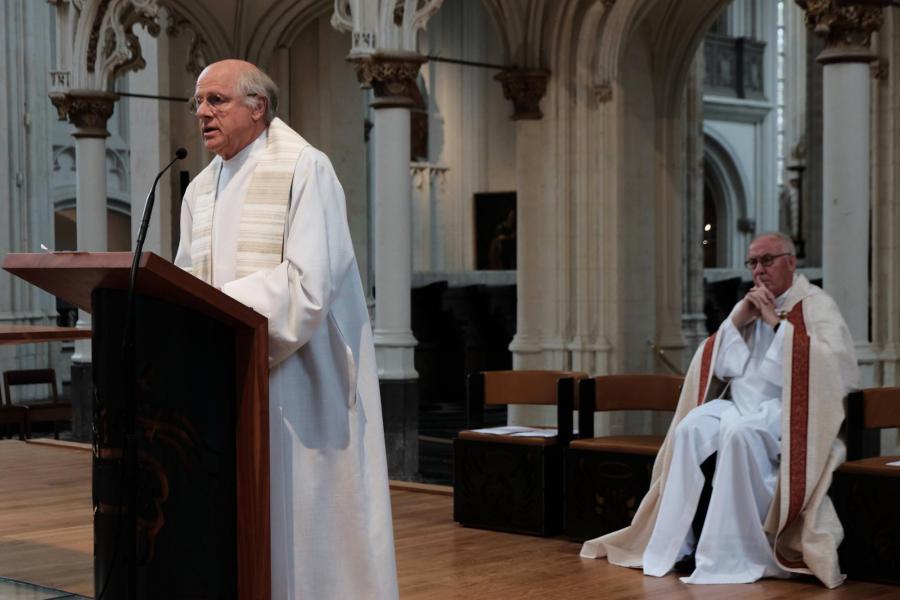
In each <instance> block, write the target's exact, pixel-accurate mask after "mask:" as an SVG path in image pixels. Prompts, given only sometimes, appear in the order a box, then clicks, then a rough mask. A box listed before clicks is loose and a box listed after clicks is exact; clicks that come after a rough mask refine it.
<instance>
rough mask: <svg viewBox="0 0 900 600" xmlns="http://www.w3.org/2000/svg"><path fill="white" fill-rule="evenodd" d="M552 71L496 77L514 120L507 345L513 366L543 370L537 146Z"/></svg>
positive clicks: (506, 73) (509, 72)
mask: <svg viewBox="0 0 900 600" xmlns="http://www.w3.org/2000/svg"><path fill="white" fill-rule="evenodd" d="M549 75H550V74H549V73H548V72H547V71H544V70H542V69H528V70H526V69H521V70H507V71H502V72H501V73H499V74H498V75H497V76H496V77H495V79H496V80H497V81H499V82H500V83H501V84H502V85H503V96H504V97H505V98H506V99H507V100H511V101H512V103H513V115H512V119H513V120H514V121H515V122H516V335H515V337H513V341H512V343H511V344H510V345H509V349H510V350H511V351H512V353H513V368H514V369H542V368H546V365H544V364H543V356H542V353H541V350H542V348H541V321H542V320H543V315H542V305H543V303H542V302H541V289H542V283H541V273H542V268H541V257H542V255H543V253H544V251H543V250H542V244H541V243H540V241H541V240H542V239H543V233H542V223H541V213H542V212H543V197H542V191H543V185H542V176H541V174H542V172H543V169H544V167H545V165H544V164H543V162H542V160H541V157H540V154H539V153H538V152H535V151H534V150H535V148H538V147H540V145H541V134H542V131H541V129H542V128H541V122H540V120H541V119H542V118H543V116H544V114H543V113H542V112H541V107H540V101H541V99H542V98H543V97H544V95H545V94H546V93H547V79H548V77H549Z"/></svg>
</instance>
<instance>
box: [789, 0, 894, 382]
mask: <svg viewBox="0 0 900 600" xmlns="http://www.w3.org/2000/svg"><path fill="white" fill-rule="evenodd" d="M797 3H798V4H799V5H800V6H801V7H802V8H804V9H805V10H806V24H807V27H809V29H810V30H812V31H813V32H815V33H816V34H818V35H821V36H823V37H824V38H825V50H824V51H823V52H822V53H821V54H820V55H819V56H818V59H817V60H818V62H820V63H821V64H822V65H823V68H822V78H823V90H822V91H823V105H822V120H823V127H822V137H823V141H822V159H823V160H822V162H823V172H824V173H823V181H822V201H823V212H822V220H823V225H822V276H823V280H824V285H825V289H826V290H827V291H828V292H829V293H830V294H831V295H832V296H833V297H834V299H835V301H836V302H837V304H838V306H839V307H840V309H841V312H842V313H843V315H844V319H845V320H846V321H847V325H848V327H849V328H850V333H851V334H852V335H853V339H854V340H855V342H856V345H857V357H858V358H859V361H860V367H861V372H860V375H861V384H862V385H871V384H873V383H874V364H873V362H874V355H873V352H872V349H871V344H870V337H869V296H870V293H869V287H870V282H869V239H870V236H869V213H870V207H871V198H870V181H869V180H870V173H871V159H870V131H869V130H870V127H871V116H870V110H871V109H870V107H871V72H870V68H869V63H870V62H872V61H873V60H874V59H875V55H874V54H873V53H872V51H871V50H870V49H869V43H870V39H871V36H872V33H873V32H875V31H876V30H877V29H878V28H879V27H880V26H881V24H882V22H883V19H884V17H883V14H882V10H881V8H880V7H872V6H852V7H841V6H839V5H838V3H837V2H836V1H835V0H797Z"/></svg>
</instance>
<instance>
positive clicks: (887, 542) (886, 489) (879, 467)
mask: <svg viewBox="0 0 900 600" xmlns="http://www.w3.org/2000/svg"><path fill="white" fill-rule="evenodd" d="M889 427H900V388H896V387H894V388H870V389H865V390H860V391H858V392H855V393H852V394H850V395H849V396H848V397H847V421H846V434H847V462H845V463H844V464H842V465H841V466H840V467H838V469H837V470H836V471H835V473H834V479H833V481H832V484H831V489H830V490H829V495H830V496H831V500H832V502H833V503H834V507H835V509H836V510H837V513H838V517H839V518H840V520H841V524H843V526H844V541H843V543H841V546H840V548H839V549H838V555H839V558H840V564H841V570H842V571H844V572H846V573H847V575H848V576H849V577H851V578H853V579H868V580H871V581H880V582H884V583H892V584H900V541H898V540H900V512H898V507H900V466H888V464H887V463H890V462H896V461H900V456H878V454H879V453H880V443H879V434H880V430H881V429H885V428H889Z"/></svg>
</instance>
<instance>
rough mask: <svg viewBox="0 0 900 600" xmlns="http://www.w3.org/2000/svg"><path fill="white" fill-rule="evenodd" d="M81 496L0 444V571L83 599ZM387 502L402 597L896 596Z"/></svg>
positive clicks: (78, 466)
mask: <svg viewBox="0 0 900 600" xmlns="http://www.w3.org/2000/svg"><path fill="white" fill-rule="evenodd" d="M90 494H91V488H90V454H89V453H88V452H85V451H83V450H75V449H69V448H54V447H46V446H39V445H36V444H26V443H24V442H19V441H13V440H2V441H0V576H3V577H9V578H12V579H19V580H25V581H30V582H32V583H37V584H41V585H45V586H48V587H53V588H57V589H62V590H66V591H69V592H74V593H78V594H82V595H85V596H92V593H93V583H92V573H91V569H92V558H91V545H92V541H91V536H92V531H91V509H90ZM392 500H393V509H394V530H395V534H396V547H397V568H398V575H399V581H400V595H401V597H402V598H404V599H421V600H425V599H429V600H430V599H443V598H464V599H466V600H476V599H480V598H490V599H503V598H516V599H519V598H523V599H526V598H541V599H544V598H554V599H556V598H558V599H566V598H577V599H588V598H604V599H610V600H625V599H636V598H644V597H653V598H654V599H655V600H656V599H658V600H664V599H665V600H669V599H680V598H685V599H707V598H709V599H712V598H715V599H719V598H725V599H727V598H741V599H745V598H747V599H756V598H760V599H762V598H783V599H785V600H801V599H808V598H817V599H818V598H821V599H838V598H840V599H848V600H849V599H854V600H855V599H857V598H879V599H881V598H884V599H887V598H897V599H900V587H892V586H883V585H877V584H871V583H864V582H858V581H851V582H848V583H846V584H845V585H843V586H841V587H840V588H838V589H836V590H826V589H825V588H823V587H822V586H821V585H820V584H818V583H816V582H815V581H814V580H813V579H810V578H802V579H795V580H790V581H763V582H759V583H756V584H752V585H718V586H688V585H685V584H682V583H681V582H680V581H679V580H678V579H677V578H676V577H675V576H674V575H669V576H667V577H663V578H655V577H644V576H643V574H641V572H640V571H634V570H631V569H623V568H619V567H614V566H611V565H609V564H608V563H607V562H606V561H605V560H582V559H580V558H579V557H578V549H579V545H578V544H575V543H572V542H568V541H565V540H561V539H540V538H533V537H527V536H519V535H511V534H503V533H495V532H489V531H481V530H477V529H466V528H463V527H460V526H459V525H457V524H456V523H454V522H453V521H452V519H451V503H452V499H451V498H450V497H449V496H446V495H436V494H425V493H416V492H410V491H403V490H394V491H392ZM0 600H3V599H0ZM275 600H279V599H275Z"/></svg>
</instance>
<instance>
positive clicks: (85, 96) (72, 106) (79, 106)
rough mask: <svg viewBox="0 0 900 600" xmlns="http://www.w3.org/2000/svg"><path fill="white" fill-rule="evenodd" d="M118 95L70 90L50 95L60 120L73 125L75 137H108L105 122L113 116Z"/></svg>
mask: <svg viewBox="0 0 900 600" xmlns="http://www.w3.org/2000/svg"><path fill="white" fill-rule="evenodd" d="M118 99H119V95H118V94H114V93H112V92H100V91H95V90H72V91H69V92H56V93H51V94H50V101H51V102H53V106H55V107H56V110H57V112H58V113H59V118H60V120H63V119H68V120H69V122H70V123H72V124H73V125H75V132H74V133H73V135H74V136H75V137H102V138H105V137H109V132H108V131H106V122H107V121H108V120H109V118H110V117H111V116H112V114H113V108H114V105H115V102H116V100H118Z"/></svg>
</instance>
